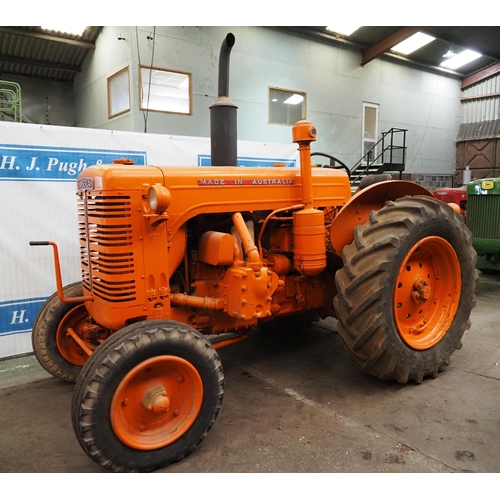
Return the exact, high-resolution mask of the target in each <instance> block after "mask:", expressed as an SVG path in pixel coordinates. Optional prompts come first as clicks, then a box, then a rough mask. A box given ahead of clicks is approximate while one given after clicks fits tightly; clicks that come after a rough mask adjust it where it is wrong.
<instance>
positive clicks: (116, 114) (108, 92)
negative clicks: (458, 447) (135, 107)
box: [106, 66, 130, 120]
mask: <svg viewBox="0 0 500 500" xmlns="http://www.w3.org/2000/svg"><path fill="white" fill-rule="evenodd" d="M124 72H127V74H128V78H127V94H128V108H127V109H123V110H121V111H119V112H117V113H114V114H111V88H110V83H111V81H112V80H113V78H116V77H117V76H118V75H120V74H122V73H124ZM106 85H107V100H108V120H111V119H112V118H116V117H117V116H120V115H123V114H125V113H128V112H129V111H130V66H125V67H124V68H122V69H121V70H119V71H117V72H116V73H113V74H112V75H110V76H108V78H107V80H106Z"/></svg>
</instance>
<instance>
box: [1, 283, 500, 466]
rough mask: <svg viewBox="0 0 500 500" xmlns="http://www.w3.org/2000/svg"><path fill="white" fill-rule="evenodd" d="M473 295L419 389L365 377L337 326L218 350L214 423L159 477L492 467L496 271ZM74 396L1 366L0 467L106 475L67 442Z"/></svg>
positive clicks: (498, 313) (498, 387)
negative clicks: (459, 343)
mask: <svg viewBox="0 0 500 500" xmlns="http://www.w3.org/2000/svg"><path fill="white" fill-rule="evenodd" d="M477 298H478V303H477V307H476V308H475V309H474V311H473V316H472V328H471V330H470V331H469V332H467V333H466V334H465V336H464V339H463V344H464V346H463V349H462V350H460V351H457V352H456V353H455V354H454V356H453V357H452V362H453V364H452V365H451V366H450V367H447V368H445V369H444V370H443V371H442V372H441V373H440V374H439V376H438V378H437V379H429V380H425V381H424V382H423V383H422V384H420V385H418V384H416V383H410V384H408V385H404V386H402V385H399V384H397V383H392V382H389V383H388V382H382V381H380V380H378V379H376V378H374V377H372V376H371V375H368V374H366V373H365V372H363V371H362V370H361V369H360V368H358V367H357V365H356V364H355V363H354V362H353V361H351V359H350V358H349V356H348V355H347V353H346V352H345V351H344V348H343V346H342V342H341V339H340V338H339V337H338V335H336V334H335V333H334V328H335V322H334V321H333V320H325V321H322V322H319V323H317V324H315V325H314V326H312V327H311V328H310V329H309V330H308V331H307V332H303V333H301V334H299V335H297V336H294V337H289V338H286V337H285V336H284V335H276V334H273V335H271V334H267V335H264V334H263V333H261V332H258V331H257V332H255V333H254V334H252V335H251V336H250V337H249V338H248V340H246V341H244V342H241V343H239V344H234V345H232V346H228V347H225V348H223V349H221V350H220V351H219V353H220V355H221V358H222V362H223V366H224V369H225V374H226V392H225V398H224V404H223V408H222V411H221V413H220V415H219V417H218V419H217V421H216V423H215V425H214V427H213V428H212V430H211V431H210V432H209V434H208V436H207V438H206V439H205V440H204V441H203V442H202V443H201V445H200V446H199V448H198V449H197V450H196V451H195V452H194V453H193V454H192V455H191V456H190V457H188V458H187V459H185V460H184V461H182V462H181V463H179V464H176V465H173V466H170V467H168V468H166V469H162V470H159V471H157V473H172V472H173V473H194V472H231V473H232V472H241V473H243V472H290V473H292V472H318V473H334V472H364V473H367V472H428V473H431V472H438V473H446V472H483V473H485V472H488V473H491V472H500V460H499V458H498V457H499V456H500V328H499V326H498V324H499V322H500V310H499V304H500V300H499V299H500V276H489V275H485V274H481V275H480V278H479V283H478V289H477ZM72 391H73V385H70V384H66V383H64V382H61V381H59V380H56V379H54V378H51V377H50V376H49V375H47V374H46V373H45V372H44V371H43V370H42V369H41V368H40V367H39V366H38V364H37V362H36V360H35V359H34V356H25V357H22V358H16V359H10V360H4V361H1V362H0V472H60V473H62V472H91V473H102V472H106V471H104V470H103V469H102V468H100V467H99V466H98V465H97V464H95V463H94V462H93V461H92V460H90V459H89V458H88V457H87V456H86V455H85V453H84V452H83V451H82V450H81V449H80V447H79V445H78V443H77V441H76V438H75V436H74V435H73V430H72V427H71V420H70V405H71V394H72Z"/></svg>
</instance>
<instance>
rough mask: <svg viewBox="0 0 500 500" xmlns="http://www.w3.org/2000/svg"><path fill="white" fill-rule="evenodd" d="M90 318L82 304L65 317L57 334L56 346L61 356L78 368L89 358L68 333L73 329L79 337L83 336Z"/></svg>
mask: <svg viewBox="0 0 500 500" xmlns="http://www.w3.org/2000/svg"><path fill="white" fill-rule="evenodd" d="M88 317H89V315H88V312H87V309H86V307H85V305H84V304H80V305H79V306H77V307H74V308H73V309H71V311H69V312H68V313H67V314H66V316H64V318H63V319H62V321H61V322H60V323H59V326H58V328H57V332H56V344H57V348H58V350H59V352H60V353H61V356H62V357H63V358H64V359H65V360H66V361H69V362H70V363H71V364H73V365H76V366H83V365H84V364H85V362H86V361H87V359H89V356H88V355H87V354H86V353H85V352H84V351H83V349H82V348H81V347H80V346H79V345H78V344H77V343H76V342H75V340H74V339H73V338H71V336H70V335H68V333H67V332H68V328H73V330H74V331H75V332H76V334H77V335H79V334H81V331H82V329H83V327H84V326H85V325H87V324H88V323H87V319H88ZM79 336H81V335H79Z"/></svg>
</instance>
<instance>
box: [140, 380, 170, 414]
mask: <svg viewBox="0 0 500 500" xmlns="http://www.w3.org/2000/svg"><path fill="white" fill-rule="evenodd" d="M142 406H144V408H146V410H152V411H154V412H155V413H165V412H167V411H168V410H169V408H170V399H169V398H168V397H167V391H166V390H165V388H164V387H163V386H159V387H156V388H154V389H153V390H151V391H149V392H148V393H147V394H146V396H145V398H144V399H143V401H142Z"/></svg>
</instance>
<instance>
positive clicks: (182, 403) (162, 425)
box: [110, 355, 203, 450]
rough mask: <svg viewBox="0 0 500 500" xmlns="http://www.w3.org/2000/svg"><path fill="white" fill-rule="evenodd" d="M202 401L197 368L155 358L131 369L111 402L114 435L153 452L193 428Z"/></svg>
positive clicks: (177, 360) (172, 358)
mask: <svg viewBox="0 0 500 500" xmlns="http://www.w3.org/2000/svg"><path fill="white" fill-rule="evenodd" d="M202 401H203V383H202V380H201V377H200V375H199V373H198V371H197V370H196V368H195V367H194V366H193V365H192V364H191V363H190V362H188V361H187V360H185V359H183V358H180V357H177V356H168V355H165V356H155V357H152V358H148V359H146V360H145V361H143V362H142V363H139V364H138V365H136V366H135V367H133V368H132V369H131V370H130V371H129V372H128V373H127V374H126V375H125V377H124V378H123V379H122V381H121V382H120V383H119V384H118V387H117V388H116V390H115V393H114V395H113V399H112V401H111V408H110V417H111V425H112V427H113V431H114V432H115V434H116V436H117V437H118V438H119V439H120V441H122V443H124V444H126V445H127V446H129V447H131V448H134V449H137V450H156V449H159V448H163V447H164V446H167V445H169V444H171V443H173V442H174V441H176V440H178V439H179V438H180V437H181V436H182V435H183V434H185V433H186V432H187V431H188V430H189V429H190V428H191V426H192V425H193V423H194V421H195V420H196V418H197V417H198V413H199V411H200V409H201V404H202Z"/></svg>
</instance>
